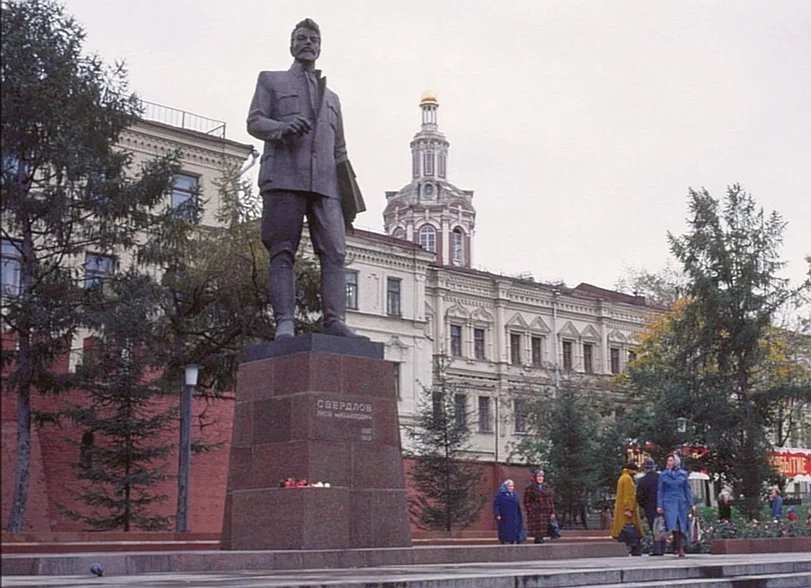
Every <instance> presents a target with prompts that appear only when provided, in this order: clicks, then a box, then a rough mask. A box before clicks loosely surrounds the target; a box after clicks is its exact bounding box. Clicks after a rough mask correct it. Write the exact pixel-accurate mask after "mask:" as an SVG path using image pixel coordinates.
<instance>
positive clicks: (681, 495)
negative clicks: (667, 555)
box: [656, 454, 695, 557]
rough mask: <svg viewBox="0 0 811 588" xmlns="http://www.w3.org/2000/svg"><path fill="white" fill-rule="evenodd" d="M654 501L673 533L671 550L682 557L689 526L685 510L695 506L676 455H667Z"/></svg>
mask: <svg viewBox="0 0 811 588" xmlns="http://www.w3.org/2000/svg"><path fill="white" fill-rule="evenodd" d="M656 502H657V504H658V506H657V507H656V511H657V512H658V513H660V514H664V515H665V525H667V530H668V531H669V532H671V533H673V551H674V552H675V553H676V554H677V555H678V556H679V557H684V541H685V539H686V537H687V530H688V529H689V528H690V521H689V519H688V518H687V511H688V510H692V511H694V510H695V507H694V506H693V493H692V491H691V490H690V481H689V480H688V479H687V472H686V471H685V470H683V469H682V468H681V459H680V458H679V456H678V455H675V454H673V455H669V456H668V457H667V469H666V470H665V471H664V472H662V473H661V474H659V493H658V496H657V497H656Z"/></svg>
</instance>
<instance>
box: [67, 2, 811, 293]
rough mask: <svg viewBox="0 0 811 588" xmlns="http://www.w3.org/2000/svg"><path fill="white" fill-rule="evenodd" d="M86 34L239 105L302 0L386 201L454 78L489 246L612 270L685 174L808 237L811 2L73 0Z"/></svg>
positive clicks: (662, 235) (460, 137) (283, 53)
mask: <svg viewBox="0 0 811 588" xmlns="http://www.w3.org/2000/svg"><path fill="white" fill-rule="evenodd" d="M65 5H66V7H67V10H68V11H69V12H70V13H72V14H73V15H74V16H76V18H77V20H78V21H79V22H80V23H82V25H83V26H84V28H85V30H86V32H87V39H86V42H85V47H86V49H87V50H90V51H95V52H98V53H100V54H101V55H102V56H103V57H104V58H105V60H106V61H108V62H112V61H114V60H123V61H125V62H126V64H127V66H128V70H129V79H130V83H131V86H132V89H133V90H134V91H136V92H137V93H138V94H139V95H140V96H141V97H142V98H144V99H145V100H149V101H152V102H157V103H160V104H164V105H167V106H172V107H175V108H179V109H183V110H187V111H190V112H194V113H197V114H201V115H204V116H208V117H211V118H215V119H220V120H224V121H226V123H227V136H228V137H229V138H230V139H234V140H236V141H241V142H246V143H252V144H254V145H256V146H257V148H260V149H261V145H260V144H259V142H258V141H256V140H254V139H253V138H251V137H250V136H249V135H248V134H247V133H246V132H245V117H246V114H247V109H248V104H249V103H250V100H251V96H252V94H253V90H254V87H255V83H256V76H257V73H258V72H259V71H260V70H263V69H286V68H287V67H289V65H290V63H291V61H292V58H291V56H290V53H289V49H288V47H289V36H290V31H291V29H292V27H293V25H294V24H295V23H296V22H298V21H299V20H301V19H302V18H304V17H308V16H309V17H311V18H313V19H315V20H316V21H317V22H318V23H319V24H320V26H321V35H322V53H321V59H320V60H319V61H318V64H317V65H318V67H319V68H320V69H322V70H323V72H324V75H326V76H327V78H328V83H329V85H330V87H331V88H332V89H333V90H335V91H336V92H337V93H338V95H339V96H340V98H341V102H342V106H343V113H344V125H345V129H346V136H347V145H348V148H349V155H350V158H351V160H352V163H353V167H354V168H355V171H356V172H357V174H358V179H359V181H360V184H361V188H362V189H363V192H364V196H365V198H366V202H367V205H368V211H367V212H366V213H364V214H363V215H361V216H360V217H359V219H358V223H357V224H358V226H360V227H362V228H368V229H371V230H375V231H381V232H382V227H383V221H382V210H383V208H384V206H385V196H384V193H385V191H386V190H397V189H399V188H401V187H402V186H404V185H405V184H407V183H408V182H409V181H410V179H411V160H410V152H409V142H410V141H411V139H412V137H413V136H414V134H415V133H416V132H417V131H418V130H419V125H420V111H419V107H418V104H419V99H420V96H421V95H422V93H423V92H424V91H425V90H428V89H430V90H433V91H434V92H435V93H436V94H437V95H438V98H439V103H440V108H439V128H440V130H441V131H442V132H444V133H445V135H446V136H447V138H448V140H449V141H450V144H451V147H450V155H449V170H448V179H449V180H450V181H451V182H452V183H454V184H455V185H457V186H458V187H459V188H462V189H466V190H473V191H474V192H475V195H474V199H473V204H474V206H475V208H476V211H477V221H476V222H477V224H476V234H475V237H474V245H473V256H474V259H473V262H474V265H475V266H477V267H481V268H483V269H487V270H490V271H497V272H504V273H509V274H515V273H519V272H531V273H532V274H533V275H534V276H535V278H536V279H538V280H546V281H551V280H564V281H565V282H566V283H567V284H568V285H569V286H575V285H577V284H578V283H580V282H589V283H592V284H596V285H599V286H603V287H613V285H614V284H615V282H616V280H617V279H618V278H619V277H621V276H623V275H625V273H626V267H627V266H634V267H644V268H647V269H649V270H652V271H655V270H659V269H661V268H662V267H663V266H664V265H665V263H666V262H667V259H668V258H669V251H668V244H667V237H666V236H667V231H671V232H673V233H676V234H681V233H682V232H684V230H685V219H686V217H687V214H688V212H687V190H688V187H694V188H701V187H706V188H707V189H708V190H709V191H710V193H711V194H713V195H714V196H716V197H720V196H722V195H723V193H724V191H725V190H726V187H727V186H728V185H730V184H732V183H740V184H742V185H743V186H744V188H745V189H747V190H748V191H750V192H751V193H752V194H753V195H754V196H755V198H756V200H757V201H758V202H759V203H760V204H761V205H762V206H763V207H764V208H765V209H767V211H771V210H776V211H777V212H779V213H780V214H781V215H782V216H783V217H784V219H785V220H786V221H787V222H788V226H787V228H786V231H785V239H784V247H783V257H784V259H785V260H786V261H787V262H788V264H789V265H788V268H787V271H786V276H788V277H790V278H791V279H792V281H793V282H794V283H795V284H797V283H799V282H800V281H801V279H802V277H803V276H804V275H805V272H806V271H807V270H806V267H807V266H806V265H805V263H804V261H803V258H804V256H805V255H808V254H811V196H809V186H811V34H809V31H811V2H809V1H808V0H796V1H789V0H780V1H774V0H771V1H769V0H763V1H744V0H736V1H735V2H731V1H727V0H724V1H710V0H695V1H683V0H680V1H664V0H661V1H651V0H639V1H630V0H628V1H625V0H610V1H609V0H606V1H597V0H593V1H575V0H556V1H547V0H505V1H503V2H493V1H492V0H467V1H462V0H456V1H452V0H399V1H383V0H340V1H337V0H318V1H308V0H295V1H293V0H287V1H277V0H228V1H225V0H217V1H215V0H139V1H138V2H126V1H123V0H115V1H113V0H67V1H66V2H65Z"/></svg>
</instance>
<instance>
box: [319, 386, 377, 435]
mask: <svg viewBox="0 0 811 588" xmlns="http://www.w3.org/2000/svg"><path fill="white" fill-rule="evenodd" d="M313 402H314V407H313V414H314V416H315V417H316V418H317V419H319V420H323V421H326V422H327V423H329V425H331V426H330V429H331V430H333V431H335V430H336V427H335V425H338V426H341V425H343V427H344V428H342V429H341V431H342V433H341V434H340V437H341V438H342V439H346V440H348V441H374V438H375V435H374V412H375V409H374V403H373V402H372V401H368V400H367V401H357V400H350V399H346V398H326V397H318V398H315V399H313ZM325 424H326V423H325ZM360 425H362V426H360Z"/></svg>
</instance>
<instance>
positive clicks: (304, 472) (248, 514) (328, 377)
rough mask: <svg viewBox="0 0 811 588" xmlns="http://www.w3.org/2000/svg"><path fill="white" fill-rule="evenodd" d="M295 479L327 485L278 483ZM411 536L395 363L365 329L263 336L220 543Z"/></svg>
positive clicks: (246, 397)
mask: <svg viewBox="0 0 811 588" xmlns="http://www.w3.org/2000/svg"><path fill="white" fill-rule="evenodd" d="M287 478H297V479H306V480H308V481H310V482H311V483H312V482H327V483H329V485H330V487H329V488H314V487H307V488H281V487H280V482H281V481H282V480H285V479H287ZM409 545H411V537H410V534H409V519H408V504H407V500H406V494H405V482H404V475H403V461H402V455H401V448H400V429H399V422H398V418H397V398H396V392H395V388H394V369H393V365H392V364H391V363H390V362H388V361H386V360H384V359H383V347H382V344H380V343H372V342H370V341H368V340H366V339H346V338H341V337H332V336H329V335H319V334H313V335H306V336H301V337H295V338H289V339H284V340H281V341H279V342H274V343H269V344H265V345H262V346H257V347H254V348H252V349H251V350H249V352H248V361H247V362H245V363H243V364H242V365H241V366H240V368H239V375H238V380H237V391H236V405H235V409H234V425H233V435H232V445H231V462H230V466H229V474H228V488H227V492H226V503H225V516H224V521H223V534H222V546H223V549H231V550H245V549H347V548H364V547H404V546H409Z"/></svg>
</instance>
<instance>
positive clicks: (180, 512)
mask: <svg viewBox="0 0 811 588" xmlns="http://www.w3.org/2000/svg"><path fill="white" fill-rule="evenodd" d="M199 372H200V366H198V365H195V364H189V365H187V366H186V368H185V380H184V386H183V393H182V394H181V396H180V447H179V449H178V459H177V461H178V465H177V517H176V520H175V530H176V531H177V532H178V533H186V532H188V530H189V523H188V515H189V469H190V466H191V403H192V397H193V396H194V387H195V386H196V385H197V375H198V373H199Z"/></svg>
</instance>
